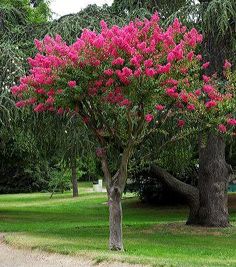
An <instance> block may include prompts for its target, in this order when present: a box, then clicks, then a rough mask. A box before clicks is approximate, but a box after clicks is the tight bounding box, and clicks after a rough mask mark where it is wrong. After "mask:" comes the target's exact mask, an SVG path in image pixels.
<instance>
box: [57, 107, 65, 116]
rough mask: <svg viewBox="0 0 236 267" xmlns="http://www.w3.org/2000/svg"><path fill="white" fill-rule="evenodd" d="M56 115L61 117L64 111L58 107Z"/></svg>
mask: <svg viewBox="0 0 236 267" xmlns="http://www.w3.org/2000/svg"><path fill="white" fill-rule="evenodd" d="M57 113H58V114H59V115H62V114H63V113H64V109H63V108H62V107H60V108H59V109H58V110H57Z"/></svg>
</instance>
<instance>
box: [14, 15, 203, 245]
mask: <svg viewBox="0 0 236 267" xmlns="http://www.w3.org/2000/svg"><path fill="white" fill-rule="evenodd" d="M201 41H202V35H201V34H199V33H198V32H197V30H196V29H194V28H193V29H191V30H190V31H188V30H187V28H186V27H185V26H183V25H181V24H180V23H179V21H178V20H177V19H175V21H174V22H173V24H172V25H170V26H169V27H168V28H167V29H166V30H164V29H163V28H162V27H161V26H160V25H159V17H158V15H157V14H154V15H153V16H152V18H151V19H150V20H147V19H145V20H144V21H141V20H138V19H137V20H136V21H132V22H130V23H129V24H128V25H125V26H123V27H118V26H117V25H114V26H112V27H110V28H109V27H108V26H107V24H106V23H105V22H104V21H101V32H100V33H96V32H93V31H90V30H88V29H85V30H84V31H83V33H82V35H81V37H80V38H78V39H77V40H76V41H75V42H74V43H73V44H72V45H67V44H66V43H65V42H64V41H63V40H62V38H61V37H60V36H59V35H57V36H56V37H55V38H52V37H50V36H46V37H45V38H44V39H43V40H42V41H39V40H35V46H36V47H37V49H38V53H37V54H36V56H35V57H34V58H29V60H28V61H29V64H30V72H29V75H27V76H25V77H22V78H21V79H20V84H19V85H17V86H14V87H13V88H12V93H13V94H14V95H15V96H16V97H17V98H18V102H17V103H16V105H17V106H18V107H25V106H32V108H33V110H34V111H35V112H55V113H58V114H63V113H64V112H67V113H69V114H73V115H74V114H77V115H78V116H80V117H81V119H82V121H83V122H84V123H85V125H86V127H87V128H88V130H90V131H91V132H92V133H93V135H94V140H95V141H96V142H97V143H98V144H99V149H98V151H102V153H100V152H99V153H97V156H98V157H99V158H100V160H101V164H102V170H103V172H104V177H105V180H106V184H107V194H108V198H109V212H110V241H109V246H110V249H113V250H123V241H122V209H121V197H122V193H123V190H124V187H125V184H126V180H127V167H128V162H129V159H130V157H131V155H132V153H133V151H134V149H135V146H136V145H137V144H139V143H140V142H141V141H142V140H143V138H145V136H147V134H148V133H149V131H150V130H153V129H155V128H159V127H161V126H162V125H163V123H164V121H166V117H167V116H168V114H169V111H170V109H173V108H175V107H176V105H179V106H182V105H185V106H186V105H188V110H189V111H191V112H194V111H195V106H194V103H192V102H191V103H189V98H191V99H195V98H198V95H197V94H195V93H194V92H195V90H197V89H199V88H201V86H202V77H201V75H199V72H198V70H199V69H201V64H202V63H201V60H202V57H201V55H197V54H196V53H195V51H196V47H197V45H198V44H200V43H201ZM189 92H192V93H191V94H190V93H189ZM176 121H177V123H178V124H179V126H180V127H183V126H184V124H185V122H184V121H182V118H177V120H176ZM111 154H112V156H113V158H114V155H115V156H116V158H117V160H116V161H115V163H114V160H112V158H111ZM112 164H113V165H114V164H115V166H113V167H112V168H111V165H112ZM114 170H115V171H114Z"/></svg>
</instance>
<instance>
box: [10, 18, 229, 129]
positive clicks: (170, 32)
mask: <svg viewBox="0 0 236 267" xmlns="http://www.w3.org/2000/svg"><path fill="white" fill-rule="evenodd" d="M201 42H202V35H201V34H200V33H198V31H197V30H196V29H194V28H193V29H191V30H190V31H188V30H187V28H186V27H185V26H183V25H182V24H181V23H180V22H179V21H178V19H175V20H174V22H173V23H172V25H170V26H169V27H168V28H167V29H166V30H165V29H163V28H162V27H161V26H160V24H159V17H158V14H157V13H155V14H154V15H153V16H152V18H151V19H150V20H148V19H145V20H144V21H141V20H138V19H137V20H135V21H132V22H130V23H129V24H128V25H125V26H123V27H118V26H117V25H114V26H112V27H111V28H109V27H108V26H107V24H106V23H105V22H104V21H101V32H100V33H96V32H94V31H91V30H88V29H85V30H84V31H83V33H82V34H81V36H80V38H78V39H77V40H76V41H75V42H74V43H73V44H71V45H67V44H66V43H65V42H64V41H63V40H62V38H61V36H60V35H56V36H55V38H52V37H50V36H45V38H44V39H43V40H42V41H39V40H35V46H36V48H37V49H38V53H37V54H36V55H35V57H34V58H29V60H28V62H29V64H30V72H29V75H27V76H25V77H22V78H21V79H20V83H19V85H17V86H13V87H12V93H13V94H14V95H15V96H16V97H17V98H18V100H19V101H18V102H17V103H16V106H17V107H25V106H27V105H32V106H33V109H34V111H35V112H43V111H53V112H57V113H59V114H62V113H63V112H70V111H73V112H78V111H79V110H78V106H80V105H78V102H81V103H82V104H83V101H84V100H86V101H93V99H96V101H98V102H100V104H102V105H113V106H114V108H115V107H117V108H120V107H122V108H131V107H132V106H137V105H139V104H140V101H144V102H143V103H142V105H143V107H144V112H145V114H146V115H145V120H146V122H148V123H149V122H151V121H152V120H153V119H154V117H155V116H154V115H153V114H152V113H154V112H156V113H157V116H158V115H159V114H160V113H163V112H165V111H167V109H168V108H167V106H169V104H170V103H175V107H177V108H178V109H181V110H182V109H184V108H185V109H186V110H187V111H189V112H192V113H193V112H195V111H196V110H197V108H198V104H199V103H203V105H204V108H205V110H206V111H209V110H212V109H213V108H215V107H217V105H218V103H219V102H220V101H222V99H224V98H225V96H224V95H222V94H221V93H219V91H218V90H217V89H216V88H215V86H214V84H212V83H211V77H208V76H206V75H204V76H203V77H200V75H199V74H200V71H201V70H202V69H206V68H208V67H209V65H210V63H209V62H206V63H204V64H202V62H201V61H202V56H201V55H199V54H196V53H195V52H196V48H197V45H199V44H200V43H201ZM230 68H231V63H230V62H228V61H226V62H225V65H224V69H225V70H228V69H230ZM157 88H158V90H157ZM144 96H145V97H144ZM145 101H146V102H145ZM81 103H80V104H81ZM157 103H158V104H157ZM154 107H155V108H154ZM83 116H84V115H83ZM83 118H89V116H85V117H83ZM88 121H89V120H87V119H86V123H88ZM229 124H230V123H229ZM178 125H179V127H183V126H184V125H185V121H184V120H179V121H178ZM231 125H232V122H231Z"/></svg>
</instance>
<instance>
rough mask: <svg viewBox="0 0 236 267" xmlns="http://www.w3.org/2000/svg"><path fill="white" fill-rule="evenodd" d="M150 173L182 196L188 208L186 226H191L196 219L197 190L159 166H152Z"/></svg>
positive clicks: (197, 205)
mask: <svg viewBox="0 0 236 267" xmlns="http://www.w3.org/2000/svg"><path fill="white" fill-rule="evenodd" d="M151 171H152V172H153V173H154V174H155V175H156V176H157V178H158V179H161V180H162V181H163V182H164V183H166V184H167V185H168V186H169V187H170V188H171V189H172V190H174V191H176V192H178V193H180V194H181V195H183V196H184V197H185V198H186V200H187V204H188V206H189V210H190V211H189V217H188V220H187V224H193V223H195V222H196V221H195V220H196V217H197V214H198V210H199V192H198V189H197V188H196V187H194V186H192V185H189V184H186V183H184V182H182V181H180V180H178V179H177V178H175V177H174V176H173V175H171V174H170V173H168V172H167V171H166V170H164V169H162V168H161V167H159V166H156V165H153V166H152V168H151Z"/></svg>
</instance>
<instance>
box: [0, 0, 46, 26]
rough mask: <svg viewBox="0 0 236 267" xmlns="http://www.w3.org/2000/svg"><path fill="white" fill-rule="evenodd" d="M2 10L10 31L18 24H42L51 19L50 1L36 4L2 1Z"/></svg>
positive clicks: (24, 1)
mask: <svg viewBox="0 0 236 267" xmlns="http://www.w3.org/2000/svg"><path fill="white" fill-rule="evenodd" d="M0 10H1V11H2V14H3V18H4V21H6V24H5V25H4V26H6V27H7V28H8V29H9V26H10V28H13V27H15V26H16V25H17V24H19V25H25V24H27V23H42V22H45V21H47V20H48V19H49V18H50V17H51V11H50V9H49V1H48V0H40V1H34V4H33V3H32V1H31V0H1V4H0ZM14 22H15V24H14Z"/></svg>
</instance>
